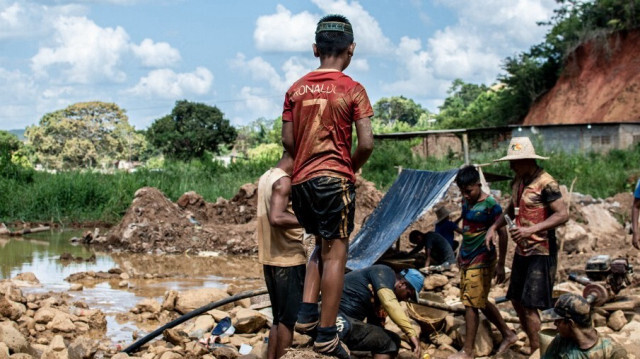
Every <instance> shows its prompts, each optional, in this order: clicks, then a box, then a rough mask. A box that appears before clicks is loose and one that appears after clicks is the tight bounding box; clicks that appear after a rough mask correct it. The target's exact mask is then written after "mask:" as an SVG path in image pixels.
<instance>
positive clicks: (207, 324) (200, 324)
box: [191, 314, 216, 333]
mask: <svg viewBox="0 0 640 359" xmlns="http://www.w3.org/2000/svg"><path fill="white" fill-rule="evenodd" d="M215 325H216V322H215V320H213V317H212V316H210V315H209V314H205V315H201V316H199V317H198V318H196V320H195V323H194V324H193V328H192V329H191V331H198V330H201V331H202V332H203V333H208V332H210V331H211V329H213V327H214V326H215Z"/></svg>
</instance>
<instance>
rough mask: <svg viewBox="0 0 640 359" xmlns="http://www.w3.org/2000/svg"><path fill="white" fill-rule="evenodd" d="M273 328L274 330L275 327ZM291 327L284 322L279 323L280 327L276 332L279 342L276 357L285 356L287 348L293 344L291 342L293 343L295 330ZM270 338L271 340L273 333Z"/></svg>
mask: <svg viewBox="0 0 640 359" xmlns="http://www.w3.org/2000/svg"><path fill="white" fill-rule="evenodd" d="M271 328H272V329H271V330H273V327H271ZM291 329H292V328H290V327H288V326H287V325H285V324H284V323H280V324H278V329H277V334H276V335H277V343H278V344H277V346H275V347H276V356H275V357H276V358H280V357H281V356H283V355H284V354H285V351H286V349H287V348H289V347H290V346H291V343H293V330H291ZM269 340H271V335H269ZM269 354H271V353H269Z"/></svg>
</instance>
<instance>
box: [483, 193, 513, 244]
mask: <svg viewBox="0 0 640 359" xmlns="http://www.w3.org/2000/svg"><path fill="white" fill-rule="evenodd" d="M505 214H508V215H509V216H513V203H509V206H508V207H507V209H505V210H504V212H502V215H501V216H499V217H498V219H497V220H496V221H495V223H493V224H492V225H491V227H489V229H488V230H487V235H486V236H485V238H484V245H485V246H486V247H487V248H491V243H494V241H495V236H496V231H497V230H498V229H500V228H502V227H504V226H505V225H506V224H507V220H505V219H504V215H505ZM511 218H513V217H511Z"/></svg>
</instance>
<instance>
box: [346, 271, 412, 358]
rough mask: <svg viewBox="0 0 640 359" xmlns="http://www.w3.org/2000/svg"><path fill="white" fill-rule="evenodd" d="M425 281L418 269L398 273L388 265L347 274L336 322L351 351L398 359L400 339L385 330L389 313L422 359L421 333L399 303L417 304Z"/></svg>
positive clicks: (375, 356) (374, 356)
mask: <svg viewBox="0 0 640 359" xmlns="http://www.w3.org/2000/svg"><path fill="white" fill-rule="evenodd" d="M423 282H424V277H423V276H422V274H420V272H418V271H417V270H415V269H408V270H407V269H404V270H402V271H401V272H400V273H396V272H395V271H394V270H393V269H391V268H390V267H387V266H385V265H373V266H371V267H368V268H364V269H359V270H355V271H353V272H350V273H348V274H346V275H345V277H344V290H343V292H342V299H341V300H340V308H339V314H338V319H337V321H336V323H337V327H338V336H339V337H340V340H342V342H343V343H344V344H346V345H347V347H348V348H349V350H355V351H370V352H371V354H372V355H373V358H374V359H386V358H395V357H396V355H397V354H398V351H399V349H400V338H399V337H398V335H397V334H396V333H393V332H391V331H389V330H387V329H385V328H384V322H385V319H386V315H387V314H388V316H389V318H391V320H392V321H393V322H394V323H395V324H396V325H397V326H398V327H400V329H401V330H402V331H403V332H404V334H406V336H407V337H408V338H409V340H410V344H411V347H412V349H413V353H414V354H415V355H416V357H417V358H420V351H421V349H420V341H419V339H418V334H417V333H416V331H415V330H414V329H413V327H412V326H411V324H410V322H409V318H408V317H407V314H406V313H405V311H404V309H403V308H402V307H401V306H400V303H399V302H400V301H407V300H409V299H411V300H413V301H417V299H418V293H419V292H420V290H422V284H423ZM365 319H366V321H367V322H366V323H365V322H364V320H365Z"/></svg>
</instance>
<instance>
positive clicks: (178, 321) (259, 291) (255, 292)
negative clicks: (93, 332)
mask: <svg viewBox="0 0 640 359" xmlns="http://www.w3.org/2000/svg"><path fill="white" fill-rule="evenodd" d="M266 293H268V292H267V289H266V288H260V289H256V290H249V291H246V292H242V293H238V294H236V295H232V296H231V297H227V298H224V299H220V300H219V301H217V302H211V303H209V304H207V305H205V306H203V307H200V308H198V309H195V310H192V311H190V312H189V313H187V314H185V315H183V316H181V317H179V318H177V319H174V320H172V321H170V322H169V323H167V324H165V325H163V326H161V327H160V328H158V329H156V330H154V331H152V332H151V333H149V334H147V335H145V336H144V337H142V338H141V339H139V340H138V341H136V342H135V343H133V344H131V345H129V346H128V347H126V348H125V349H124V350H123V351H122V352H123V353H127V354H131V353H133V352H135V351H137V350H138V349H139V348H140V347H141V346H143V345H144V344H146V343H147V342H149V341H150V340H152V339H153V338H155V337H157V336H158V335H160V334H162V332H164V330H165V329H169V328H173V327H175V326H176V325H179V324H182V323H184V322H186V321H187V320H189V319H191V318H193V317H195V316H198V315H200V314H202V313H204V312H208V311H210V310H211V309H214V308H217V307H219V306H221V305H225V304H229V303H232V302H235V301H236V300H240V299H245V298H249V297H255V296H258V295H262V294H266Z"/></svg>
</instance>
